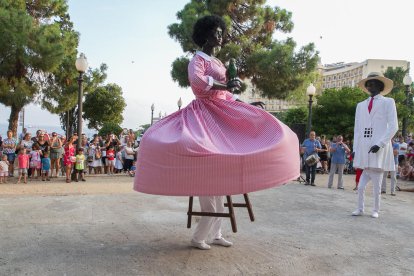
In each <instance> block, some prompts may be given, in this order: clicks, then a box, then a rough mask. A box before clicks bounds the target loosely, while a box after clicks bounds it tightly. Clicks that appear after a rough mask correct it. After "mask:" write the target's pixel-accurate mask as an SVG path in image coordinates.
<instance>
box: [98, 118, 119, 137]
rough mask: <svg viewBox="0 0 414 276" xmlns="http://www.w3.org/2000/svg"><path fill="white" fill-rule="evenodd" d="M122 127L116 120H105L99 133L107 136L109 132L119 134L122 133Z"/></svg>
mask: <svg viewBox="0 0 414 276" xmlns="http://www.w3.org/2000/svg"><path fill="white" fill-rule="evenodd" d="M121 131H122V127H120V126H119V124H117V123H114V122H105V123H104V124H103V126H102V127H101V129H100V130H99V132H98V135H100V136H102V137H105V136H106V135H108V134H111V133H113V134H115V135H118V133H121Z"/></svg>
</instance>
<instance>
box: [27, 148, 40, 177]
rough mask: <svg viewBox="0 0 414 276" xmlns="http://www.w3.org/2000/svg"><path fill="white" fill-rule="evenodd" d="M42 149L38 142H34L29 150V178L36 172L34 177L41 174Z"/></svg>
mask: <svg viewBox="0 0 414 276" xmlns="http://www.w3.org/2000/svg"><path fill="white" fill-rule="evenodd" d="M41 156H42V151H41V150H40V148H39V145H38V144H34V145H33V148H32V151H31V152H30V169H31V171H32V174H31V178H32V179H33V177H34V176H35V173H36V172H37V174H36V178H35V179H38V177H39V176H40V175H41V169H42V163H41V162H42V157H41Z"/></svg>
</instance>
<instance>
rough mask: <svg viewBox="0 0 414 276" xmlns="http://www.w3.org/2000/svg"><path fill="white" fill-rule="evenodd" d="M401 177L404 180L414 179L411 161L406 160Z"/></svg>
mask: <svg viewBox="0 0 414 276" xmlns="http://www.w3.org/2000/svg"><path fill="white" fill-rule="evenodd" d="M400 179H402V180H413V179H414V169H413V167H412V166H411V164H410V162H408V161H404V162H403V166H402V167H401V171H400Z"/></svg>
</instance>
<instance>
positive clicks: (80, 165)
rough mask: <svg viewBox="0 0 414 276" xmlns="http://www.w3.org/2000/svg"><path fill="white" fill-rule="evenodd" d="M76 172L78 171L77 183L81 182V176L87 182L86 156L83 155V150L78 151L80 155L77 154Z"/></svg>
mask: <svg viewBox="0 0 414 276" xmlns="http://www.w3.org/2000/svg"><path fill="white" fill-rule="evenodd" d="M75 170H76V178H75V181H76V182H79V176H80V177H81V180H82V181H86V180H85V174H84V170H85V155H84V154H83V148H80V149H78V154H76V164H75Z"/></svg>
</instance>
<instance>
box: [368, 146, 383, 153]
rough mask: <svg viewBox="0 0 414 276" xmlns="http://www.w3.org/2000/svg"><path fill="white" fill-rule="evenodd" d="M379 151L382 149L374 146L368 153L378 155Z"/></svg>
mask: <svg viewBox="0 0 414 276" xmlns="http://www.w3.org/2000/svg"><path fill="white" fill-rule="evenodd" d="M379 149H380V147H379V146H377V145H375V146H372V147H371V148H370V149H369V152H368V153H371V152H372V153H376V152H377V151H379Z"/></svg>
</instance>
